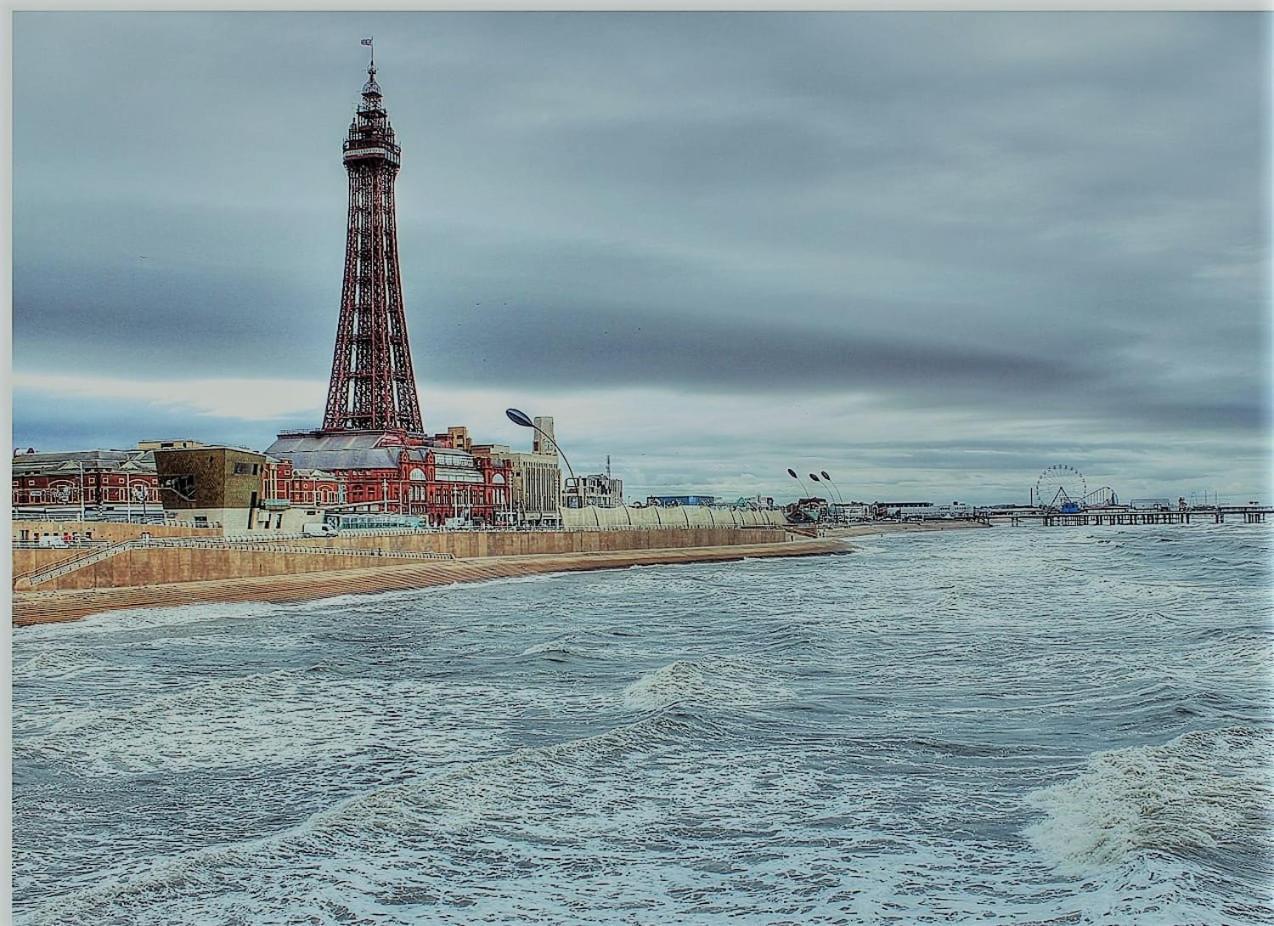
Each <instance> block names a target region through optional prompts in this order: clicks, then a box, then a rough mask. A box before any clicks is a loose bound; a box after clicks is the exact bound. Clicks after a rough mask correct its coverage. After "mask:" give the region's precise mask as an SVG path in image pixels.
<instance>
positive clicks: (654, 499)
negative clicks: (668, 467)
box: [646, 495, 717, 508]
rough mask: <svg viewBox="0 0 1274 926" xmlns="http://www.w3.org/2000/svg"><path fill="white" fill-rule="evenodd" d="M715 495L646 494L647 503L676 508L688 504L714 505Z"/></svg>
mask: <svg viewBox="0 0 1274 926" xmlns="http://www.w3.org/2000/svg"><path fill="white" fill-rule="evenodd" d="M716 501H717V499H716V496H714V495H648V496H646V504H647V505H655V506H657V507H659V508H678V507H682V506H690V505H715V504H716Z"/></svg>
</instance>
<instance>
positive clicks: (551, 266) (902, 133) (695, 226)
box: [13, 13, 1270, 469]
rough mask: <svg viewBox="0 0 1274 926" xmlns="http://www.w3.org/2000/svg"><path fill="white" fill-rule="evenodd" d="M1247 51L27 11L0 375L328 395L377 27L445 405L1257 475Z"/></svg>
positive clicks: (485, 17)
mask: <svg viewBox="0 0 1274 926" xmlns="http://www.w3.org/2000/svg"><path fill="white" fill-rule="evenodd" d="M1267 27H1268V19H1267V18H1266V17H1265V16H1263V15H1260V14H1221V15H1209V14H1144V13H1141V14H1123V13H1120V14H1115V13H1102V14H1053V13H1048V14H1045V13H1031V14H997V13H958V14H955V13H948V14H885V13H855V14H811V15H794V14H757V15H738V14H675V15H668V14H518V15H511V14H441V13H439V14H434V13H427V14H420V13H414V14H357V15H353V14H232V13H220V14H184V13H183V14H176V13H168V14H147V13H92V14H82V13H39V14H34V13H19V14H16V15H15V31H14V65H15V69H14V111H13V119H14V132H13V138H14V187H13V188H14V216H13V229H14V336H15V341H14V355H15V367H16V369H18V370H19V371H21V370H23V369H41V370H50V371H52V370H55V369H56V368H57V367H58V365H59V364H63V365H67V366H70V367H71V368H72V369H73V370H78V371H82V372H86V373H94V372H96V373H103V374H116V375H119V374H129V373H130V371H132V370H134V369H136V367H137V364H138V362H139V358H143V357H144V358H145V363H146V368H147V370H149V371H151V372H154V373H155V375H161V374H167V373H170V372H174V373H175V372H180V373H184V374H186V375H191V376H200V377H215V376H218V375H229V374H233V375H245V374H249V373H253V372H260V371H261V370H262V367H263V365H264V364H270V365H271V366H272V368H271V369H270V370H269V373H270V375H275V376H278V375H294V376H296V377H303V378H321V377H322V376H323V374H324V371H325V369H326V365H327V363H328V361H329V357H330V338H331V333H332V331H333V330H334V327H335V315H336V310H337V299H338V293H339V286H340V273H341V250H342V246H343V223H344V196H345V181H344V173H343V169H342V167H341V164H340V158H339V142H340V137H341V135H342V133H343V131H344V128H345V126H346V124H347V122H348V119H349V115H350V112H351V110H352V106H353V103H354V101H355V99H356V94H357V89H358V86H359V84H360V82H361V74H360V70H359V69H360V66H361V59H360V52H359V49H358V46H357V44H356V39H357V38H358V37H359V36H361V35H362V34H365V33H368V32H370V33H373V34H376V35H377V36H378V58H379V62H380V64H381V75H380V76H381V78H382V84H383V86H384V87H385V90H386V94H387V102H388V105H389V109H390V113H391V117H392V118H393V121H394V123H395V126H396V128H397V130H398V132H399V136H400V140H401V141H402V143H403V145H404V169H403V173H402V175H401V177H400V179H399V184H398V194H399V195H398V202H399V219H400V229H401V235H400V239H401V240H400V246H401V250H402V258H403V264H404V272H405V276H406V278H405V281H404V282H405V287H406V293H407V299H408V313H409V325H410V327H411V330H412V334H413V338H414V346H415V353H416V361H417V366H418V368H419V369H420V370H422V371H427V372H426V374H425V375H426V376H427V377H428V378H430V379H431V380H433V381H436V382H437V381H441V382H447V381H452V382H455V383H456V384H457V385H465V386H472V385H480V384H487V385H493V386H497V387H501V388H505V387H507V388H508V389H509V390H510V391H515V390H516V389H518V388H519V387H527V388H534V387H538V386H558V387H564V388H576V389H578V390H580V391H589V390H597V391H604V390H606V389H609V388H614V387H621V386H629V385H632V384H636V383H641V382H645V381H654V382H656V383H658V384H660V385H664V386H674V387H678V388H681V389H683V390H685V391H686V392H687V393H688V394H691V395H693V394H695V393H701V394H708V393H713V394H720V393H735V394H738V395H739V396H740V400H741V401H746V400H747V397H748V396H751V395H755V394H756V393H757V392H758V391H765V390H769V391H774V390H780V391H787V392H790V393H793V394H800V393H802V392H811V393H818V394H838V393H845V392H849V391H859V390H870V391H872V392H873V394H875V395H877V397H878V399H879V401H881V402H882V403H884V404H885V405H887V406H890V407H894V408H897V409H900V410H905V409H926V408H934V409H955V410H960V411H962V412H969V413H973V414H980V415H981V416H982V419H983V420H984V421H985V422H986V423H987V424H988V427H993V425H994V422H995V421H996V420H997V419H999V418H1002V417H1003V416H1005V415H1018V416H1032V415H1033V416H1036V417H1038V418H1039V419H1040V420H1042V421H1055V422H1057V423H1058V427H1059V428H1061V427H1067V426H1069V425H1068V422H1071V421H1074V420H1082V421H1083V422H1084V423H1085V424H1084V427H1085V428H1086V430H1087V431H1088V433H1089V434H1090V435H1094V436H1091V437H1089V438H1082V439H1079V440H1077V442H1076V443H1077V447H1076V450H1075V452H1082V449H1083V447H1085V446H1087V445H1086V444H1085V441H1086V440H1093V441H1096V440H1099V438H1097V437H1096V436H1095V435H1096V434H1098V433H1099V432H1101V431H1104V430H1107V429H1112V428H1115V429H1131V430H1133V431H1135V432H1136V433H1137V434H1138V437H1137V440H1138V441H1141V442H1143V443H1142V444H1141V445H1140V446H1144V447H1153V446H1154V443H1153V438H1152V437H1151V436H1150V433H1149V431H1150V430H1152V429H1159V430H1161V431H1165V432H1169V433H1172V434H1174V435H1180V436H1184V437H1191V436H1198V437H1200V438H1209V439H1210V437H1211V436H1213V435H1216V434H1219V433H1225V434H1229V435H1230V436H1231V437H1232V438H1233V440H1234V441H1236V442H1244V441H1246V442H1247V446H1258V447H1259V446H1262V442H1263V441H1264V440H1265V432H1266V431H1267V430H1268V427H1269V416H1270V402H1269V395H1270V392H1269V385H1270V384H1269V378H1268V370H1269V357H1268V350H1269V319H1268V316H1267V304H1268V292H1267V286H1268V280H1267V269H1268V243H1269V242H1268V223H1269V212H1268V208H1267V203H1268V199H1269V193H1270V190H1269V165H1268V146H1267V137H1268V130H1269V113H1268V110H1269V89H1268V74H1269V64H1270V62H1269V48H1268V28H1267ZM141 255H146V258H147V266H146V269H145V270H144V271H143V269H142V268H141V266H140V265H139V264H138V258H139V257H140V256H141ZM478 303H481V306H479V305H477V304H478ZM506 303H507V305H506ZM20 419H21V420H22V421H24V422H30V421H31V418H30V417H29V416H26V417H21V416H20ZM68 433H69V432H68ZM68 439H69V438H68ZM606 439H609V440H615V439H616V436H615V435H607V436H606ZM1228 446H1230V447H1234V446H1236V445H1235V444H1230V445H1228ZM1093 452H1099V451H1097V450H1096V449H1094V450H1093ZM1110 452H1113V450H1112V451H1110ZM881 462H882V465H885V464H888V463H890V462H891V461H889V460H885V459H882V461H881ZM696 465H698V466H701V467H702V466H703V464H702V463H700V464H696ZM1201 465H1207V464H1201ZM1210 465H1214V466H1215V467H1216V468H1218V469H1224V468H1225V467H1226V465H1227V463H1226V460H1225V459H1223V458H1220V457H1218V458H1215V459H1214V460H1213V462H1212V463H1211V464H1210ZM990 466H991V465H990V464H989V463H988V464H987V467H988V469H989V468H990Z"/></svg>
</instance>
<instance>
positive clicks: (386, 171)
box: [323, 38, 424, 433]
mask: <svg viewBox="0 0 1274 926" xmlns="http://www.w3.org/2000/svg"><path fill="white" fill-rule="evenodd" d="M363 44H364V45H367V46H368V47H371V44H372V40H371V39H369V38H368V39H363ZM362 96H363V99H362V102H361V103H359V106H358V110H357V111H356V112H355V113H354V119H353V121H352V122H351V123H350V127H349V133H348V134H347V135H346V137H345V144H344V161H345V170H346V172H347V173H348V174H349V223H348V226H347V229H346V234H345V279H344V283H343V285H342V288H341V314H340V320H339V321H338V323H337V327H336V349H335V352H334V354H333V356H332V378H331V382H330V383H329V385H328V390H327V408H326V412H325V413H324V416H323V430H325V431H350V430H396V431H408V432H412V433H421V432H423V430H424V426H423V424H422V422H421V418H420V403H419V399H418V398H417V395H416V380H415V376H414V374H413V371H412V364H411V347H410V345H409V343H408V340H407V318H406V315H405V313H404V311H403V296H402V279H401V275H400V271H399V263H398V227H397V224H398V223H397V217H396V213H395V207H394V180H395V178H396V177H397V175H398V168H399V164H400V159H401V154H402V152H401V149H400V148H399V147H398V144H397V141H396V139H395V137H394V129H393V127H392V126H391V125H390V123H389V115H388V113H386V112H385V107H384V102H383V98H382V95H381V90H380V85H379V84H378V83H377V82H376V64H375V59H374V58H373V59H372V60H371V61H370V62H369V63H368V66H367V83H365V84H364V85H363V92H362Z"/></svg>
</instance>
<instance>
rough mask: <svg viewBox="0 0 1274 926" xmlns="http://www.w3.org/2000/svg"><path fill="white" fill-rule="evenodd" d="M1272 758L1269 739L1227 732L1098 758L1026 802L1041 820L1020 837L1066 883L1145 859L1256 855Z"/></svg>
mask: <svg viewBox="0 0 1274 926" xmlns="http://www.w3.org/2000/svg"><path fill="white" fill-rule="evenodd" d="M1272 749H1274V735H1271V733H1270V732H1269V731H1263V730H1256V729H1252V728H1248V727H1230V728H1226V729H1222V730H1210V731H1196V732H1191V733H1186V734H1183V735H1182V736H1179V737H1177V738H1176V739H1174V740H1172V741H1171V742H1169V743H1166V744H1164V745H1162V746H1139V747H1134V748H1129V749H1119V750H1115V751H1113V752H1104V753H1099V754H1097V755H1095V756H1094V757H1092V758H1091V759H1090V760H1089V762H1088V765H1087V766H1086V767H1085V769H1084V770H1083V771H1082V772H1081V773H1080V774H1079V775H1078V776H1077V777H1075V778H1073V779H1071V780H1069V781H1064V782H1061V783H1059V784H1056V785H1053V786H1051V787H1047V788H1043V789H1041V790H1038V791H1035V792H1033V793H1031V794H1030V795H1028V797H1027V801H1028V803H1029V804H1030V805H1031V806H1033V807H1035V808H1036V809H1038V810H1040V811H1043V813H1044V814H1045V817H1044V819H1043V820H1041V821H1040V822H1038V823H1035V824H1033V825H1032V826H1030V827H1028V828H1027V830H1026V835H1027V837H1028V838H1029V839H1030V841H1031V843H1032V844H1033V845H1034V846H1035V847H1036V848H1037V849H1038V850H1039V851H1040V852H1042V853H1043V854H1044V855H1045V856H1046V857H1047V858H1049V859H1050V860H1052V861H1053V862H1054V863H1055V864H1057V865H1058V866H1059V867H1060V868H1062V869H1063V870H1066V871H1069V872H1073V873H1084V872H1086V871H1089V870H1091V869H1092V868H1093V867H1094V866H1103V865H1108V864H1111V863H1120V862H1124V861H1127V860H1129V859H1132V858H1134V857H1137V856H1139V855H1142V854H1145V853H1159V854H1163V855H1168V856H1175V857H1179V858H1189V859H1198V858H1200V857H1205V858H1206V857H1216V856H1224V855H1225V853H1226V852H1227V850H1236V851H1240V852H1241V851H1246V850H1250V848H1251V847H1252V846H1262V845H1263V846H1264V847H1265V850H1266V851H1267V852H1268V851H1270V850H1271V849H1274V846H1272V845H1271V836H1270V833H1271V823H1272V822H1274V818H1272V817H1271V807H1272V806H1274V767H1272V766H1271V756H1272V754H1274V753H1272Z"/></svg>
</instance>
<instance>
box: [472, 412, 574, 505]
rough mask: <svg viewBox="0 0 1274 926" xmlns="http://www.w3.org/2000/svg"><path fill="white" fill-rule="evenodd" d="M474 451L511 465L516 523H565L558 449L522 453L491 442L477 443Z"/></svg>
mask: <svg viewBox="0 0 1274 926" xmlns="http://www.w3.org/2000/svg"><path fill="white" fill-rule="evenodd" d="M536 420H539V419H536ZM550 421H551V419H550ZM537 436H538V435H537ZM473 452H474V454H475V455H479V456H481V455H484V454H485V455H487V456H489V457H490V458H491V460H492V461H493V462H495V463H497V464H507V465H508V467H509V489H510V501H511V508H512V511H513V521H512V523H514V524H526V525H531V526H533V527H560V526H561V523H562V515H561V511H560V508H561V504H562V471H561V469H560V468H559V467H558V465H557V453H556V451H554V452H551V453H536V452H532V453H519V452H517V451H514V450H510V449H509V448H508V447H507V446H506V445H504V444H491V445H490V446H487V447H477V446H475V447H474V448H473Z"/></svg>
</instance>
